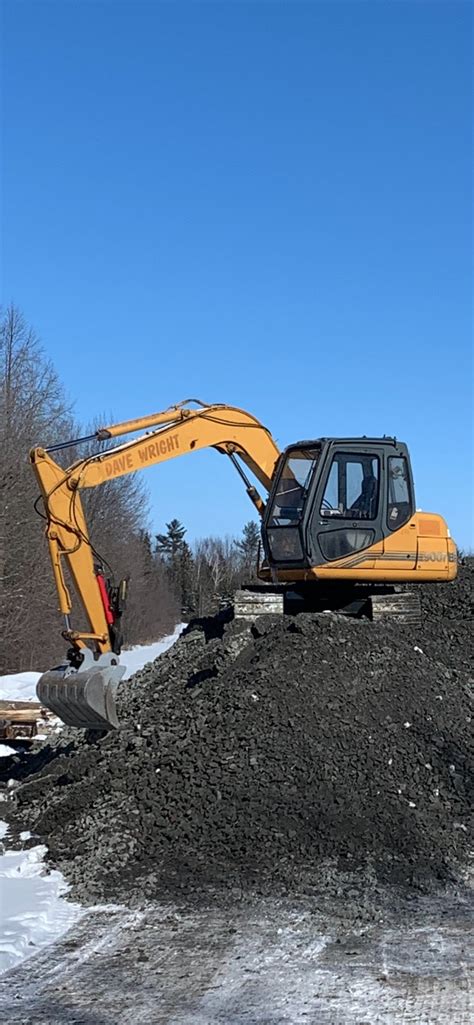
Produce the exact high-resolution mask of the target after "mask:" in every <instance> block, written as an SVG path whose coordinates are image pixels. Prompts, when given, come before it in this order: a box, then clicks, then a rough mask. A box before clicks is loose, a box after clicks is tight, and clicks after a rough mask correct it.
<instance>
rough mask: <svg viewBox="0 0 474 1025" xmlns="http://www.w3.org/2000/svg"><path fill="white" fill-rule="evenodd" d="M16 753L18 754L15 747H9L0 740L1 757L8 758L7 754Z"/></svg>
mask: <svg viewBox="0 0 474 1025" xmlns="http://www.w3.org/2000/svg"><path fill="white" fill-rule="evenodd" d="M14 754H16V751H15V748H14V747H8V745H7V744H2V742H1V741H0V758H6V757H7V755H14Z"/></svg>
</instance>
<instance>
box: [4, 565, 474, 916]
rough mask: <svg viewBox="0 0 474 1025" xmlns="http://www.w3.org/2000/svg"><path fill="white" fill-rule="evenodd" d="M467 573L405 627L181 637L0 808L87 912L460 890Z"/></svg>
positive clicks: (308, 618)
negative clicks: (374, 889)
mask: <svg viewBox="0 0 474 1025" xmlns="http://www.w3.org/2000/svg"><path fill="white" fill-rule="evenodd" d="M472 577H473V561H472V560H469V561H468V562H467V563H466V564H465V565H464V566H463V567H462V568H461V571H460V575H459V577H458V580H457V581H456V582H455V583H454V584H451V585H430V586H429V587H425V588H423V589H422V594H423V607H424V620H423V624H422V625H421V626H419V627H408V626H405V627H403V626H400V625H395V624H391V623H388V622H387V623H379V624H377V625H374V624H371V623H368V622H366V621H356V620H348V619H346V618H344V617H342V616H336V615H333V614H323V615H301V616H297V617H285V618H284V619H281V618H273V617H261V618H260V619H259V620H258V621H257V624H256V625H255V626H254V627H253V628H252V629H251V628H249V627H246V626H242V625H241V624H238V623H233V622H225V619H224V618H216V619H213V620H208V621H201V622H196V623H195V624H192V625H191V627H190V628H189V629H188V631H187V633H186V634H185V635H184V636H182V638H180V640H179V641H178V642H177V643H176V645H175V646H174V647H173V648H172V649H171V650H170V651H169V652H167V653H166V654H165V655H163V656H161V657H160V658H159V659H158V660H157V661H156V662H155V663H153V664H150V665H149V666H147V667H145V668H144V669H143V670H142V671H141V672H139V673H137V674H136V676H135V677H134V678H133V679H132V680H130V681H127V683H125V684H124V685H123V686H122V687H121V690H120V693H119V711H120V716H121V720H122V722H123V728H122V729H121V731H120V732H118V733H115V734H108V735H107V736H105V737H104V738H103V739H101V740H99V741H97V742H95V743H94V744H90V743H87V742H86V740H85V738H84V737H83V736H82V734H81V735H77V734H74V735H73V734H71V732H70V731H68V732H67V735H66V736H65V737H64V738H63V739H62V740H61V741H60V742H59V745H58V746H57V747H51V748H48V747H47V746H46V747H45V748H44V749H43V756H42V757H43V761H42V762H41V763H37V765H38V766H39V767H38V768H37V766H35V770H36V771H34V774H33V775H30V776H29V777H28V778H27V779H26V780H23V782H21V783H20V784H19V786H18V787H17V789H16V791H15V800H14V802H13V803H11V804H9V805H8V808H7V806H6V805H4V807H5V808H7V813H8V814H9V815H13V816H14V817H15V816H16V817H17V819H18V820H21V821H22V822H23V823H24V825H25V826H27V828H29V829H32V830H35V833H36V834H38V835H39V837H40V838H41V839H42V840H43V841H44V842H46V843H47V844H48V847H49V851H50V857H51V859H52V861H53V862H54V863H55V864H57V865H59V867H60V868H61V869H62V871H63V872H64V873H65V875H66V877H67V878H68V879H69V880H70V881H71V882H72V883H73V885H74V893H75V895H77V896H79V897H80V898H81V899H83V900H97V899H103V898H110V897H114V898H117V897H118V896H122V897H123V896H124V895H129V896H130V895H133V894H137V893H142V894H143V893H145V894H146V895H147V896H149V897H153V896H157V895H158V894H160V893H162V892H164V890H170V889H171V890H172V889H173V888H176V887H193V886H196V887H199V886H203V885H206V884H210V885H217V884H218V885H225V886H231V887H235V886H238V887H244V888H245V887H255V886H257V887H258V886H262V887H265V886H272V887H273V886H280V887H287V888H290V889H292V890H306V891H308V890H311V888H312V887H314V886H316V885H317V884H319V883H320V882H321V878H322V877H324V874H325V873H327V872H330V873H333V871H334V866H337V868H338V870H340V871H342V872H343V873H347V871H355V872H357V870H358V869H361V870H363V871H366V870H367V867H369V869H370V872H371V873H372V874H373V876H374V877H376V878H377V879H378V880H380V881H382V882H391V883H410V884H418V885H422V886H431V885H433V884H437V883H438V882H439V881H447V880H453V879H457V878H461V877H462V876H463V872H464V866H465V864H466V863H467V848H468V843H469V820H468V816H469V808H470V806H471V797H472V794H470V792H469V785H470V780H471V779H472V775H471V771H472V763H471V760H470V759H471V755H472V746H471V735H472V734H471V730H472V724H471V714H472V712H471V706H470V701H469V687H470V685H471V684H472V675H471V676H470V675H469V674H470V672H472V669H471V667H470V659H469V655H470V648H469V637H470V630H471V627H472V596H471V595H472V590H471V588H472ZM15 771H16V773H17V776H18V779H21V776H22V773H24V765H23V767H22V765H21V763H18V762H17V768H16V770H15V766H13V768H12V767H10V769H9V772H8V775H9V776H12V775H15Z"/></svg>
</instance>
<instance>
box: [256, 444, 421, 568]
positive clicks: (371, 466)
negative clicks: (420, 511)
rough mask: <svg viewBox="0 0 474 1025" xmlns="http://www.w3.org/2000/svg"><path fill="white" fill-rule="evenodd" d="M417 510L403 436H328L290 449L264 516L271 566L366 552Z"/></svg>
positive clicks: (305, 563) (329, 560) (322, 561)
mask: <svg viewBox="0 0 474 1025" xmlns="http://www.w3.org/2000/svg"><path fill="white" fill-rule="evenodd" d="M414 511H415V502H414V493H413V479H412V473H411V467H410V459H409V455H408V450H407V447H406V445H404V444H402V443H400V442H397V441H396V439H395V438H342V439H341V438H337V439H336V438H322V439H319V440H317V441H305V442H300V443H299V444H297V445H291V446H290V448H288V449H286V451H285V452H284V453H283V454H282V456H281V459H280V465H279V467H278V470H277V474H276V478H275V483H274V487H273V489H272V493H271V495H270V498H269V501H268V504H267V508H266V512H265V516H264V519H263V542H264V547H265V554H266V559H267V562H268V565H269V566H270V567H273V568H274V569H277V570H278V569H282V570H285V569H287V570H289V569H294V570H309V569H311V567H316V566H317V567H319V566H324V565H325V564H331V563H334V562H336V561H337V560H340V559H345V558H346V557H347V556H354V558H357V559H359V558H363V556H362V555H359V553H363V552H366V551H367V550H368V549H371V548H372V547H373V546H374V545H377V544H378V543H380V542H382V541H383V539H384V538H385V537H387V536H391V535H392V534H393V531H394V530H398V529H399V528H400V527H402V526H403V525H404V524H405V523H407V522H408V521H409V520H410V518H411V517H412V515H413V513H414Z"/></svg>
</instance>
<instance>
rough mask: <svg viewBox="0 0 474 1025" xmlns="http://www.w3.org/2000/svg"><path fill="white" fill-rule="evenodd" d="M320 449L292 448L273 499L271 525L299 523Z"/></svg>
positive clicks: (280, 525)
mask: <svg viewBox="0 0 474 1025" xmlns="http://www.w3.org/2000/svg"><path fill="white" fill-rule="evenodd" d="M319 451H320V450H319V449H316V448H311V449H309V448H302V449H292V451H291V452H290V453H289V454H288V456H287V458H286V460H285V463H284V466H283V469H282V472H281V475H280V478H279V480H278V484H277V490H276V494H275V497H274V499H273V506H272V510H271V515H270V519H269V526H270V527H283V526H289V525H290V524H295V523H299V521H300V519H301V516H302V514H303V509H304V504H305V500H306V496H307V494H308V489H309V485H310V482H311V479H312V476H313V473H314V469H315V467H316V463H317V461H318V458H319Z"/></svg>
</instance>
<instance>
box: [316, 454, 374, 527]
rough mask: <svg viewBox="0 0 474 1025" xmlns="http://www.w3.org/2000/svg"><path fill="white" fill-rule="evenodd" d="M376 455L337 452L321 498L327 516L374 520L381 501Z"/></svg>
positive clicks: (321, 509) (323, 512) (321, 510)
mask: <svg viewBox="0 0 474 1025" xmlns="http://www.w3.org/2000/svg"><path fill="white" fill-rule="evenodd" d="M379 479H380V473H379V460H378V457H377V456H371V455H365V454H362V453H361V454H360V455H359V454H358V453H350V454H349V453H347V452H336V454H335V456H334V458H333V462H332V465H331V469H330V471H329V476H328V479H327V482H326V487H325V490H324V496H323V500H322V502H321V508H320V513H321V516H324V517H328V518H329V517H336V518H337V517H339V518H341V519H350V520H374V519H375V518H376V516H377V510H378V504H379Z"/></svg>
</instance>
